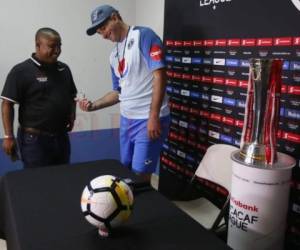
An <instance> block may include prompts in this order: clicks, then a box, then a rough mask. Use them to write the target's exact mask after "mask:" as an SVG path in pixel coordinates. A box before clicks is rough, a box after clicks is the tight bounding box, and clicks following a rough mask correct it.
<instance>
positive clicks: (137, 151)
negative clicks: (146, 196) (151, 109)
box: [120, 116, 170, 173]
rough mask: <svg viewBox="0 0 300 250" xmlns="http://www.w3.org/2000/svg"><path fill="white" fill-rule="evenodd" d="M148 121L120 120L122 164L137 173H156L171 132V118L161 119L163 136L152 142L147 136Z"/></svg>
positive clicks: (123, 118) (122, 118)
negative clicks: (161, 153)
mask: <svg viewBox="0 0 300 250" xmlns="http://www.w3.org/2000/svg"><path fill="white" fill-rule="evenodd" d="M147 122H148V119H127V118H125V117H123V116H121V120H120V149H121V162H122V164H123V165H125V166H126V167H129V168H131V169H132V170H133V171H134V172H137V173H153V172H155V169H156V166H157V162H158V160H159V155H160V151H161V148H162V144H163V142H164V140H165V139H166V137H167V135H168V131H169V123H170V116H164V117H162V118H160V122H161V130H162V134H161V136H160V138H158V139H156V140H150V139H149V137H148V134H147Z"/></svg>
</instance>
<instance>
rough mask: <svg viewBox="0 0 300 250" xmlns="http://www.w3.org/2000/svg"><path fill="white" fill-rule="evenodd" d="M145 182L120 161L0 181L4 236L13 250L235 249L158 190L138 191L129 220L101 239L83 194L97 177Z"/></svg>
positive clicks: (51, 169) (46, 170)
mask: <svg viewBox="0 0 300 250" xmlns="http://www.w3.org/2000/svg"><path fill="white" fill-rule="evenodd" d="M104 174H111V175H115V176H119V177H121V178H131V179H133V180H134V181H136V182H138V181H139V178H138V177H137V176H136V175H135V174H133V173H132V172H130V171H129V170H128V169H126V168H124V167H123V166H122V165H121V164H120V163H119V162H118V161H115V160H101V161H95V162H87V163H81V164H73V165H72V166H68V165H63V166H55V167H45V168H39V169H26V170H21V171H16V172H11V173H8V174H6V175H5V176H3V177H2V178H1V179H0V237H1V236H2V237H5V238H6V240H7V246H8V250H94V249H95V250H96V249H97V250H189V249H191V250H192V249H193V250H194V249H209V250H212V249H220V250H223V249H224V250H225V249H230V248H229V247H228V246H226V244H225V243H224V242H222V241H221V240H220V239H218V238H217V237H216V236H215V235H214V234H212V233H211V232H209V231H207V230H206V229H205V228H203V227H202V226H201V225H200V224H199V223H197V222H196V221H194V220H193V219H191V218H190V217H189V216H188V215H186V214H185V213H184V212H182V211H181V210H180V209H178V208H177V207H176V206H175V205H174V204H173V203H172V202H170V201H169V200H167V199H166V198H165V197H164V196H162V195H161V194H160V193H158V192H157V191H155V190H153V189H148V190H145V191H143V192H139V193H136V195H135V203H134V209H133V212H132V215H131V217H130V218H129V220H128V221H127V222H126V223H124V224H123V225H121V226H119V227H117V228H115V229H114V231H113V235H112V237H110V238H108V239H101V238H100V237H98V232H97V229H96V228H95V227H93V226H92V225H90V224H89V223H88V222H87V221H86V220H85V218H84V216H83V215H82V212H81V208H80V198H81V193H82V191H83V188H84V187H85V185H86V184H87V183H88V182H89V181H90V180H91V179H93V178H95V177H97V176H100V175H104Z"/></svg>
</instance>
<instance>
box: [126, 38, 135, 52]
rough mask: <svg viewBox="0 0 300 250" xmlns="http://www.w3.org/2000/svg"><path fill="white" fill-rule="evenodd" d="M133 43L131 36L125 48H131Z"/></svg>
mask: <svg viewBox="0 0 300 250" xmlns="http://www.w3.org/2000/svg"><path fill="white" fill-rule="evenodd" d="M133 44H134V39H133V38H132V39H130V41H129V43H128V45H127V49H128V50H130V49H131V48H132V46H133Z"/></svg>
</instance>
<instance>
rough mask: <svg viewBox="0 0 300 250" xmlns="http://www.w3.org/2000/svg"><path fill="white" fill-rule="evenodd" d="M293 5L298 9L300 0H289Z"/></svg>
mask: <svg viewBox="0 0 300 250" xmlns="http://www.w3.org/2000/svg"><path fill="white" fill-rule="evenodd" d="M291 1H292V3H293V4H294V5H295V7H296V8H297V9H298V10H299V11H300V0H291Z"/></svg>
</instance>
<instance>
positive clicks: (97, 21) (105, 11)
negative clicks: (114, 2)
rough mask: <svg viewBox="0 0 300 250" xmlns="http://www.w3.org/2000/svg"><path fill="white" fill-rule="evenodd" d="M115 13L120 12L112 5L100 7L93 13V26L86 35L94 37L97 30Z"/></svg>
mask: <svg viewBox="0 0 300 250" xmlns="http://www.w3.org/2000/svg"><path fill="white" fill-rule="evenodd" d="M115 12H118V11H117V10H116V9H115V8H114V7H112V6H110V5H101V6H98V7H97V8H96V9H94V10H93V11H92V13H91V21H92V26H91V27H89V28H88V29H87V30H86V33H87V34H88V35H89V36H91V35H94V34H95V33H96V31H97V29H98V28H99V27H101V25H102V24H103V23H104V22H105V21H106V20H107V19H108V18H109V17H110V16H111V14H112V13H115Z"/></svg>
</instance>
